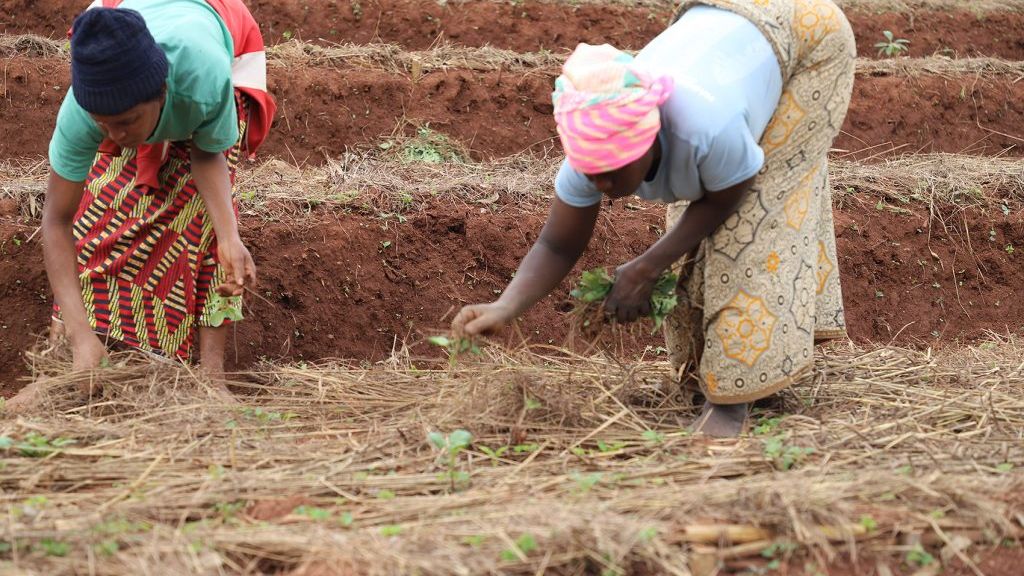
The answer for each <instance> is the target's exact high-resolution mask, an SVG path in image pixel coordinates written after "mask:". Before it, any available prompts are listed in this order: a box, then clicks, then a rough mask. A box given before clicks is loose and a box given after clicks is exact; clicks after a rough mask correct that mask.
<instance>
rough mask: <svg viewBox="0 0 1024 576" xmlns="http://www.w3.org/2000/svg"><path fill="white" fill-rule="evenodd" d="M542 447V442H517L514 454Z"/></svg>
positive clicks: (527, 452) (513, 449)
mask: <svg viewBox="0 0 1024 576" xmlns="http://www.w3.org/2000/svg"><path fill="white" fill-rule="evenodd" d="M539 449H540V444H537V443H534V442H529V443H526V444H516V445H515V446H513V447H512V453H513V454H529V453H530V452H536V451H537V450H539Z"/></svg>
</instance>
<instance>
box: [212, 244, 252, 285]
mask: <svg viewBox="0 0 1024 576" xmlns="http://www.w3.org/2000/svg"><path fill="white" fill-rule="evenodd" d="M217 258H218V259H219V261H220V263H221V265H222V266H223V267H224V283H222V284H221V285H219V286H217V288H216V290H217V293H218V294H220V295H221V296H240V295H241V294H242V292H243V291H244V290H245V287H249V288H250V289H252V288H254V287H255V286H256V263H255V262H253V260H252V255H251V254H249V249H248V248H246V247H245V245H244V244H242V239H241V238H240V237H239V236H238V235H235V236H234V237H233V238H229V239H228V241H227V242H222V241H221V240H220V239H219V238H218V239H217Z"/></svg>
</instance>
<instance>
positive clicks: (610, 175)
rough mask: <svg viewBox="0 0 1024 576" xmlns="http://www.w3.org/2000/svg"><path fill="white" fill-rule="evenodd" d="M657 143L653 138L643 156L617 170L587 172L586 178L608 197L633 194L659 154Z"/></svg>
mask: <svg viewBox="0 0 1024 576" xmlns="http://www.w3.org/2000/svg"><path fill="white" fill-rule="evenodd" d="M659 144H660V143H659V142H658V140H657V139H655V140H654V144H653V145H652V146H651V147H650V148H649V149H648V150H647V152H645V153H644V155H643V156H641V157H639V158H637V159H636V160H634V161H632V162H630V163H629V164H626V165H625V166H623V167H622V168H619V169H618V170H612V171H611V172H604V173H602V174H587V175H586V177H587V180H590V182H591V183H592V184H593V185H594V187H596V188H597V190H598V191H599V192H601V193H602V194H604V195H605V196H607V197H609V198H624V197H626V196H629V195H631V194H635V193H636V191H637V190H638V189H639V188H640V184H642V183H643V181H644V177H646V176H647V173H648V172H650V170H651V166H652V165H653V164H654V159H655V158H656V157H658V156H660V146H659Z"/></svg>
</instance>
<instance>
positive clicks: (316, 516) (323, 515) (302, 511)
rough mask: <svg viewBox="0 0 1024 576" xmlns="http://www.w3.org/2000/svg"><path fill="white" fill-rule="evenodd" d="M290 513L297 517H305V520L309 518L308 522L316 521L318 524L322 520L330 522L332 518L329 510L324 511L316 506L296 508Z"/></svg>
mask: <svg viewBox="0 0 1024 576" xmlns="http://www.w3.org/2000/svg"><path fill="white" fill-rule="evenodd" d="M292 513H293V514H296V515H298V516H305V517H306V518H309V519H310V520H316V521H318V522H319V521H322V520H330V518H331V516H332V514H331V511H330V510H326V509H324V508H318V507H316V506H305V505H303V506H298V507H297V508H295V510H293V511H292Z"/></svg>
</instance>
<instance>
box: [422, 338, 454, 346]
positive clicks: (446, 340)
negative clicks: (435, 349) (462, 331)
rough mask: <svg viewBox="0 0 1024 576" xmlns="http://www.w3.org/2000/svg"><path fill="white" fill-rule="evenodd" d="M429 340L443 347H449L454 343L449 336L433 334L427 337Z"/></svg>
mask: <svg viewBox="0 0 1024 576" xmlns="http://www.w3.org/2000/svg"><path fill="white" fill-rule="evenodd" d="M427 342H430V343H431V344H433V345H434V346H440V347H442V348H447V347H449V346H451V345H452V341H451V339H450V338H448V337H447V336H431V337H430V338H427Z"/></svg>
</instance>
